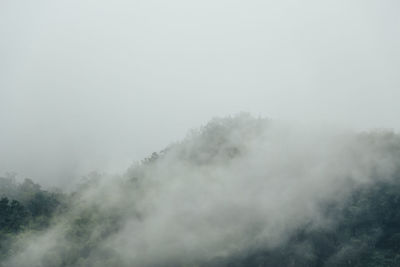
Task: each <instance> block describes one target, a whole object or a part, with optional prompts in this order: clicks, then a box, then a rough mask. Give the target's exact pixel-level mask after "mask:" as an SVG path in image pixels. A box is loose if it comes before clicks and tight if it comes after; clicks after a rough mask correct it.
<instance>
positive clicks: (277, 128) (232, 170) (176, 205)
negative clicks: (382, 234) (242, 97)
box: [5, 114, 400, 267]
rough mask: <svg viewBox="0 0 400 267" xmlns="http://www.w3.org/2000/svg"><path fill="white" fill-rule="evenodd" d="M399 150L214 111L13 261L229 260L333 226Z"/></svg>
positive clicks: (26, 238)
mask: <svg viewBox="0 0 400 267" xmlns="http://www.w3.org/2000/svg"><path fill="white" fill-rule="evenodd" d="M399 156H400V139H399V137H398V136H396V135H393V134H392V133H387V132H375V133H369V134H362V135H355V134H354V133H351V132H331V131H321V130H320V131H315V130H307V131H305V130H304V129H299V128H297V127H292V126H288V125H283V124H280V123H276V122H273V121H268V120H265V119H253V118H251V117H249V116H247V115H243V114H242V115H240V116H236V117H234V118H224V119H214V120H213V121H211V122H210V123H209V124H207V125H206V126H205V127H203V128H201V129H200V130H198V131H195V132H193V133H192V134H190V135H189V136H187V137H186V138H185V139H184V140H182V141H181V142H179V143H177V144H175V145H172V146H170V147H169V148H168V149H167V150H166V151H165V152H163V153H161V154H160V155H159V156H158V157H154V158H153V159H151V160H150V159H149V160H147V161H146V162H144V163H143V164H139V165H134V166H132V167H131V168H130V169H129V170H128V172H127V173H126V174H125V175H124V176H123V177H113V178H114V179H108V178H107V177H104V176H103V177H100V178H99V179H97V180H93V181H92V182H90V183H89V186H88V187H85V188H83V189H81V191H80V192H79V193H78V194H75V195H74V196H73V198H72V200H73V202H72V203H71V204H72V205H70V208H69V210H68V211H67V212H66V213H65V214H61V215H59V216H57V218H55V219H54V220H53V223H52V225H51V227H49V229H46V230H43V231H36V232H35V231H31V232H25V233H24V234H22V235H20V236H19V238H18V239H17V241H16V242H17V246H16V247H17V248H18V249H15V250H13V251H16V253H14V254H12V255H11V257H10V258H9V259H8V261H6V262H5V266H15V267H17V266H18V267H23V266H42V267H46V266H210V263H212V262H214V261H216V264H215V266H225V265H224V264H218V260H221V259H222V260H224V259H228V260H229V259H230V258H231V259H234V257H235V256H239V257H240V256H241V255H246V253H247V252H248V251H257V250H262V249H264V250H265V249H273V248H275V247H279V246H281V245H283V244H285V242H286V241H287V240H288V239H289V238H290V237H291V236H292V235H293V234H294V233H295V232H296V230H298V229H303V228H304V227H305V228H306V229H318V230H321V229H322V230H324V229H328V228H330V227H332V226H333V225H335V224H336V223H337V222H338V221H339V220H340V216H338V214H336V213H331V214H330V213H329V212H327V208H326V205H325V204H330V205H331V204H334V205H338V206H339V207H340V206H342V205H344V204H345V203H346V199H347V197H348V196H349V194H351V193H353V192H354V191H355V190H357V189H358V188H360V187H363V186H364V187H368V186H373V185H376V184H377V183H379V182H387V183H390V182H391V181H392V178H395V177H397V178H398V173H399V170H400V165H399V161H398V159H399ZM396 175H397V176H396ZM121 178H122V179H121ZM339 210H340V209H339ZM85 227H87V228H85ZM85 229H86V230H85ZM74 233H75V237H74ZM38 244H40V245H39V246H38ZM301 246H304V247H303V248H302V249H303V252H304V253H309V254H311V255H312V254H313V252H312V250H310V251H307V246H306V245H304V244H303V245H301ZM339 256H340V255H339ZM333 259H334V257H333ZM199 263H200V265H199ZM201 263H205V265H201ZM211 266H212V264H211ZM227 266H229V265H227ZM294 266H297V265H294ZM301 266H302V265H301ZM324 266H325V265H324ZM333 266H339V265H337V264H336V265H333Z"/></svg>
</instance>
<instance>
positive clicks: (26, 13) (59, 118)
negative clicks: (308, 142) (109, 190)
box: [0, 0, 400, 186]
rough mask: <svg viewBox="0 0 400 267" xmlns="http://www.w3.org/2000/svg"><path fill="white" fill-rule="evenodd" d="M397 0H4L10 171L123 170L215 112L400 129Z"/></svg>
mask: <svg viewBox="0 0 400 267" xmlns="http://www.w3.org/2000/svg"><path fill="white" fill-rule="evenodd" d="M399 7H400V3H399V2H398V1H394V0H393V1H390V0H384V1H372V0H370V1H361V0H355V1H328V2H323V3H322V2H320V1H316V0H313V1H301V2H296V1H279V2H276V1H275V2H272V1H258V0H257V1H247V2H242V1H227V0H219V1H210V0H206V1H201V2H188V1H182V0H173V1H168V2H165V1H152V0H149V1H122V0H121V1H113V2H112V3H111V2H108V1H86V2H82V1H77V0H74V1H57V2H54V1H50V0H40V1H33V2H32V1H2V2H1V3H0V34H1V38H2V41H1V42H0V58H1V61H0V127H1V128H0V129H1V133H0V149H1V151H2V153H1V156H0V176H2V175H3V174H4V173H6V172H16V173H18V174H19V177H21V178H25V177H29V178H32V179H33V180H35V181H37V182H40V183H44V184H48V185H61V186H65V185H66V184H68V183H70V180H69V179H70V178H77V177H78V178H79V177H80V176H82V175H85V174H86V173H87V172H90V171H92V170H98V171H109V172H123V171H124V170H125V169H126V168H127V167H128V166H129V165H130V164H131V163H132V162H134V161H138V160H141V159H142V158H143V157H145V156H147V155H149V154H151V152H153V151H159V150H161V149H163V148H164V147H165V146H167V145H168V144H170V143H171V142H175V141H178V140H181V139H182V138H183V137H184V136H185V135H186V133H187V132H188V131H189V130H190V129H193V128H197V127H199V126H201V125H204V124H205V123H207V121H209V120H210V119H212V118H213V117H215V116H227V115H234V114H237V113H239V112H241V111H245V112H249V113H251V114H253V115H255V116H261V117H267V118H271V119H274V120H278V121H289V122H293V123H299V124H304V125H310V124H312V125H317V127H321V128H323V127H324V126H327V127H333V128H343V129H353V130H368V129H374V128H388V129H393V130H395V131H399V130H400V121H399V118H398V114H400V106H399V105H398V103H397V102H398V99H400V76H399V75H398V71H399V69H400V49H399V47H400V17H399V16H398V14H397V13H398V12H397V11H398V10H399Z"/></svg>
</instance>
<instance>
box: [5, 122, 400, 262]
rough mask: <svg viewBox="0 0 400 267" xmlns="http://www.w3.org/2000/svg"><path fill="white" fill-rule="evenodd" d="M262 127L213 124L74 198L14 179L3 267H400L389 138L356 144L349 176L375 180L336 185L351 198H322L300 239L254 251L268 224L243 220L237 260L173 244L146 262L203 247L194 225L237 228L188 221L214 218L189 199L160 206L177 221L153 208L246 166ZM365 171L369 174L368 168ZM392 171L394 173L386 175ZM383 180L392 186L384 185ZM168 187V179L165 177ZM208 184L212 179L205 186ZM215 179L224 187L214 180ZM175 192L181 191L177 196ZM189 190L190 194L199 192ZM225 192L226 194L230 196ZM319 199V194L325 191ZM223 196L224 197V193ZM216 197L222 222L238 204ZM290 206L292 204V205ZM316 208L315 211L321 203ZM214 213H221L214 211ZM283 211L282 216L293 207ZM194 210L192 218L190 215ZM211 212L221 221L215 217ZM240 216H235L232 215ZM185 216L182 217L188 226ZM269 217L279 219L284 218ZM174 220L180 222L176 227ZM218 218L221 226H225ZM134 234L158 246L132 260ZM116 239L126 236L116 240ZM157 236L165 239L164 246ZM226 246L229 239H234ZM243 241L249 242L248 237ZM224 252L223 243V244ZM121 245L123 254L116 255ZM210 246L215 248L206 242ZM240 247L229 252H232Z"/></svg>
mask: <svg viewBox="0 0 400 267" xmlns="http://www.w3.org/2000/svg"><path fill="white" fill-rule="evenodd" d="M237 120H239V121H240V123H239V126H240V127H239V132H237V131H236V132H235V128H237V125H236V124H237ZM264 124H268V122H267V121H264V120H257V119H248V118H243V117H240V118H239V119H238V118H236V119H224V120H214V121H212V122H211V123H210V124H208V125H207V126H206V127H204V128H202V129H201V130H200V131H198V132H194V133H192V135H191V136H189V137H188V138H187V139H185V140H184V141H183V142H182V143H179V144H175V145H172V146H170V147H169V148H167V149H166V150H163V151H162V152H160V153H153V154H151V156H150V157H148V158H146V159H144V160H143V161H142V162H141V163H139V164H136V165H134V166H132V167H131V168H130V169H129V170H128V172H127V173H126V174H125V175H123V176H121V177H113V179H108V180H106V182H104V180H102V177H101V175H98V174H93V175H91V176H90V177H89V178H88V179H87V180H86V181H85V183H83V184H81V185H79V186H78V188H77V189H76V191H75V192H73V193H62V192H60V191H58V190H53V191H51V190H43V189H42V188H41V186H40V185H38V184H36V183H34V182H33V181H31V180H29V179H26V180H25V181H23V182H22V183H18V182H16V179H15V177H14V176H13V175H8V176H7V177H4V178H0V266H4V267H6V266H7V267H9V266H11V267H14V266H15V267H17V266H18V267H20V266H38V267H39V266H43V267H50V266H52V267H58V266H65V267H67V266H70V267H72V266H160V267H161V266H230V267H236V266H237V267H239V266H246V267H252V266H254V267H255V266H257V267H259V266H272V267H275V266H289V267H290V266H292V267H306V266H307V267H330V266H341V267H342V266H343V267H346V266H355V267H384V266H385V267H395V266H400V168H399V164H398V163H399V162H400V136H398V135H396V134H394V133H386V132H384V133H371V134H361V135H358V136H357V137H356V138H355V140H356V141H355V142H354V143H356V145H354V147H351V148H350V150H349V151H350V152H348V153H350V154H351V153H354V155H350V156H348V157H347V158H346V159H354V164H355V165H357V166H361V168H358V169H357V168H351V170H359V169H361V170H362V171H364V169H366V168H369V167H371V170H370V171H368V172H367V171H365V172H360V171H357V172H356V171H354V174H352V175H354V176H355V177H357V179H359V180H360V181H361V182H359V184H358V185H357V186H355V185H354V183H355V182H354V180H349V181H347V180H333V182H337V183H339V182H340V181H342V182H343V181H346V182H345V183H344V182H343V185H340V186H338V188H339V189H340V188H341V189H343V191H346V190H347V191H346V192H348V193H345V194H342V195H339V194H338V196H339V197H336V198H326V199H325V198H324V194H322V196H320V197H319V198H317V199H319V200H318V201H315V203H317V205H316V207H317V208H316V209H317V210H318V211H317V212H313V213H311V214H313V215H314V216H317V215H318V216H319V218H311V217H310V218H306V220H298V223H296V224H294V225H295V226H296V227H295V229H290V227H289V226H288V227H287V228H288V230H287V231H286V232H285V233H286V235H285V236H284V237H281V238H280V241H279V242H276V243H274V244H273V245H271V244H270V243H268V242H264V243H263V240H262V239H260V240H257V241H254V237H253V236H252V232H251V231H254V233H259V232H257V227H259V228H260V229H263V228H262V225H261V226H260V225H258V224H257V223H259V222H260V221H257V220H254V221H253V220H251V218H243V220H244V221H246V222H248V223H253V224H254V229H252V227H250V228H249V230H248V231H249V233H247V234H248V235H249V236H250V238H249V239H248V240H250V241H249V242H247V243H245V244H246V245H247V247H243V246H242V247H239V248H236V247H235V249H233V250H227V251H229V253H220V255H218V256H212V257H208V258H207V257H202V256H197V255H211V254H207V253H205V254H201V253H202V251H199V253H198V254H188V255H189V256H187V255H185V252H182V253H181V252H180V251H174V250H173V249H172V250H168V248H169V247H173V246H174V245H176V244H173V243H167V244H166V245H165V246H164V247H162V248H165V250H166V251H167V253H166V254H167V256H164V258H163V257H162V256H160V255H157V254H154V255H151V259H150V260H149V259H148V256H146V253H147V251H149V250H150V251H152V250H151V249H153V250H154V251H156V252H158V253H163V252H164V251H161V250H157V249H158V247H154V246H153V247H152V244H151V242H158V241H159V240H163V238H164V237H165V238H166V240H175V239H171V238H170V237H171V236H172V237H173V236H174V235H178V234H185V233H186V234H187V233H188V234H189V236H188V237H187V238H186V237H185V238H183V240H185V242H187V243H186V244H189V245H190V244H193V243H196V242H201V241H203V240H202V239H201V240H200V239H195V238H193V236H195V234H193V235H192V236H190V234H192V232H187V231H186V232H185V231H184V230H182V232H181V233H180V231H181V229H180V228H182V227H186V226H187V225H189V227H188V229H191V227H190V224H193V227H194V226H195V225H197V224H199V225H200V226H202V225H207V227H208V225H209V227H214V226H215V224H216V225H218V227H219V228H217V229H219V230H220V231H224V230H225V229H224V223H227V224H228V223H229V226H232V225H234V226H235V222H231V221H228V220H232V219H226V218H225V217H218V216H216V217H215V216H214V215H213V214H212V213H207V212H204V214H206V215H207V216H209V217H208V218H204V220H203V218H202V217H194V218H196V219H197V220H201V221H199V222H198V221H195V220H194V219H193V218H190V214H192V215H193V214H195V215H196V216H197V214H201V215H202V214H203V213H201V212H200V211H199V213H191V212H192V210H193V209H199V210H200V209H203V210H206V211H208V210H207V208H210V207H208V206H207V205H206V204H207V202H205V203H202V202H201V203H200V204H199V203H197V202H195V200H196V199H194V200H193V199H191V198H190V197H191V194H192V193H189V194H188V195H183V196H184V198H182V199H183V200H181V199H178V200H177V201H176V202H174V200H175V199H174V198H172V204H170V205H169V204H168V205H166V206H162V207H167V208H168V207H169V208H171V209H174V207H175V206H176V205H180V204H182V206H180V208H181V209H182V210H178V212H176V213H168V212H170V211H169V210H168V209H161V210H158V209H157V205H156V204H154V203H157V202H154V203H153V202H151V200H153V199H155V198H157V197H158V194H160V192H162V191H157V188H160V187H162V186H164V185H165V184H167V185H169V183H171V184H172V186H171V187H167V190H166V192H167V193H168V194H166V195H162V196H161V200H160V201H161V202H164V200H165V201H166V202H168V201H171V198H168V197H170V195H171V194H173V193H174V192H175V193H176V192H180V190H181V189H180V186H181V185H182V184H181V180H177V179H175V180H174V179H172V178H174V176H179V175H181V173H183V175H182V177H185V178H186V176H185V175H186V172H187V171H189V170H190V171H193V172H194V173H197V172H203V173H205V174H206V175H210V173H211V172H210V169H206V168H205V167H204V166H210V165H211V166H212V168H214V165H216V166H218V167H219V168H228V167H229V168H232V166H235V164H241V162H240V161H239V163H238V162H237V161H236V162H235V159H236V158H238V157H240V156H241V155H245V156H246V155H248V154H246V153H249V152H248V151H250V148H249V147H250V146H249V145H245V144H244V143H243V142H241V141H240V142H239V143H235V142H234V141H232V140H243V136H245V137H246V140H252V139H253V138H255V136H258V135H259V134H260V133H261V132H263V130H262V128H263V126H262V125H264ZM245 129H251V130H245ZM232 133H233V134H232ZM228 136H229V138H228ZM280 138H281V137H280ZM193 140H194V141H193ZM238 144H239V145H238ZM355 147H363V150H357V149H356V148H355ZM270 149H271V146H270V145H268V146H267V150H268V151H269V150H270ZM345 151H347V150H345ZM359 151H365V154H363V155H361V154H360V153H359ZM371 151H372V152H371ZM367 153H373V155H376V157H375V158H376V159H378V160H382V159H383V161H382V162H384V164H383V165H382V164H381V163H379V164H381V165H379V164H377V165H371V166H370V164H373V162H374V160H375V158H373V159H372V157H370V154H367ZM170 155H173V157H171V156H170ZM256 155H262V154H256ZM318 155H320V154H318ZM340 155H342V154H340ZM371 155H372V154H371ZM171 159H173V160H171ZM177 159H179V160H177ZM389 159H390V160H389ZM338 162H339V163H340V164H338ZM343 162H344V161H338V160H336V159H335V160H334V161H332V162H330V163H331V164H332V168H333V167H334V165H333V164H338V165H339V168H338V169H339V170H340V167H341V164H343ZM365 162H366V164H364V163H365ZM371 162H372V163H371ZM379 162H381V161H379ZM313 163H314V162H313ZM174 164H175V165H177V166H179V168H182V169H183V171H181V169H179V168H178V171H176V170H175V169H174V168H173V166H174ZM213 164H214V165H213ZM242 164H243V163H242ZM352 164H353V163H352ZM363 164H364V165H363ZM374 164H375V163H374ZM171 166H172V167H171ZM182 166H183V167H182ZM243 166H246V165H243ZM262 166H264V165H262ZM295 166H296V168H297V169H296V171H298V172H301V171H304V170H303V169H302V168H301V165H295ZM382 166H383V167H382ZM284 167H286V166H284ZM335 168H337V166H336V167H335ZM388 169H390V170H391V171H387V170H388ZM235 170H236V169H235ZM279 170H280V169H279ZM162 171H166V172H167V171H169V172H170V173H167V174H166V176H167V177H171V180H162V179H161V181H160V180H157V179H155V180H154V179H153V180H152V179H151V177H152V175H159V174H160V172H161V173H162ZM338 173H339V174H342V172H339V171H338V172H335V174H338ZM343 173H344V172H343ZM366 173H368V175H371V176H372V178H371V179H369V180H362V178H363V175H367V174H366ZM230 174H234V172H230ZM383 175H386V176H387V177H386V176H385V177H381V176H383ZM161 177H162V178H163V179H164V176H161ZM201 178H202V179H205V178H204V176H201ZM212 178H213V177H212ZM187 179H189V178H187ZM191 179H192V180H191V182H193V183H195V185H196V186H194V190H199V192H201V194H206V193H207V189H208V188H204V187H202V186H203V184H202V183H200V182H201V180H200V181H199V180H196V179H197V176H194V178H191ZM214 179H216V178H215V177H214ZM211 181H213V182H215V184H216V186H218V182H220V183H221V180H211ZM228 181H229V180H228ZM256 181H258V180H256ZM240 185H242V186H243V189H242V188H240V190H246V187H245V186H246V184H240ZM311 185H312V184H311ZM322 185H324V183H322ZM212 186H214V185H212ZM212 186H211V188H212ZM197 187H199V189H198V188H197ZM175 188H178V189H177V190H176V191H174V190H175ZM187 188H189V189H191V188H192V187H186V189H187ZM256 189H257V188H256ZM295 190H296V188H295ZM299 190H300V189H299ZM321 190H323V188H321ZM169 192H172V193H169ZM193 192H198V191H193ZM211 192H212V193H215V192H219V191H215V192H214V191H211ZM227 192H228V191H225V194H226V193H227ZM269 192H270V193H271V192H273V191H269ZM288 192H292V191H288ZM305 192H308V191H305ZM316 192H317V193H318V191H316ZM220 194H221V195H222V194H224V192H221V193H220ZM251 194H253V193H251ZM254 194H256V192H255V193H254ZM208 196H211V197H216V198H215V199H216V201H217V202H216V203H217V204H218V203H219V204H221V203H223V208H222V209H217V211H219V212H221V211H225V209H227V210H228V211H229V208H230V207H231V206H229V204H230V203H225V202H224V201H222V202H218V201H219V198H218V197H219V196H218V195H217V196H214V195H212V194H209V195H208ZM245 196H248V195H245ZM299 196H300V197H301V196H302V195H301V194H300V195H299ZM172 197H173V196H172ZM240 197H241V196H240V191H239V192H236V195H233V196H232V198H227V199H228V200H230V201H232V199H233V200H235V198H237V199H240ZM282 199H283V200H285V198H282ZM312 199H313V201H314V198H312ZM200 200H202V198H200ZM306 200H307V199H306ZM190 201H194V202H190ZM241 201H246V199H244V200H243V199H241ZM299 201H300V200H299ZM193 203H196V205H194V204H193ZM210 203H212V204H214V202H210ZM313 203H314V202H313ZM217 204H216V205H217ZM240 204H241V202H240V201H238V202H237V203H234V205H237V206H238V207H239V208H237V209H238V211H242V212H243V211H246V209H249V208H248V207H247V206H245V208H243V209H241V208H240ZM278 204H279V203H277V205H276V207H285V206H284V205H283V206H279V205H278ZM292 204H293V203H292ZM191 205H194V206H191ZM187 206H188V209H186V207H187ZM267 207H268V206H267ZM282 209H283V208H282ZM260 210H261V209H260ZM211 211H212V212H213V211H214V209H211ZM234 211H236V210H235V209H234ZM261 211H263V210H261ZM151 212H154V213H155V214H156V216H155V217H156V219H155V220H149V221H146V220H145V218H146V216H149V214H151ZM194 212H197V211H194ZM281 212H282V213H285V212H286V211H285V210H281ZM159 214H161V215H159ZM165 214H166V215H165ZM182 214H183V216H181V215H182ZM210 214H211V215H212V216H211V215H210ZM248 214H249V215H248V216H252V215H254V213H248ZM256 214H257V213H256ZM271 214H275V215H277V214H278V215H279V211H278V212H277V213H271ZM293 214H296V213H293ZM157 216H160V217H157ZM163 216H164V217H163ZM179 216H181V217H179ZM185 216H186V217H185ZM213 216H214V217H213ZM226 216H227V217H229V216H231V217H229V218H234V219H242V218H241V216H236V215H232V214H231V213H229V212H227V213H226ZM176 217H179V218H177V219H176ZM158 218H161V219H158ZM165 218H167V219H165ZM171 218H172V219H171ZM220 218H222V219H223V220H222V221H221V220H219V219H220ZM246 219H248V220H246ZM158 220H164V221H168V220H171V221H172V222H178V223H180V225H179V227H175V225H171V224H169V225H164V223H161V224H158ZM207 220H209V221H210V220H211V221H213V223H215V224H213V223H209V224H207V223H208V221H207ZM291 220H297V218H295V217H293V218H291ZM164 221H163V222H164ZM261 222H265V220H261ZM146 223H150V224H151V223H153V224H156V225H155V226H154V225H153V226H151V227H150V226H149V228H147V226H143V224H146ZM288 223H289V222H288ZM289 225H290V224H289ZM135 227H142V228H141V229H142V230H143V231H149V232H147V233H146V234H148V235H150V236H151V238H148V239H144V240H145V241H148V242H143V241H141V242H139V244H141V245H142V247H139V248H138V247H137V246H136V250H139V252H137V251H132V250H131V247H130V245H131V244H132V246H133V245H135V244H137V243H135V242H136V240H137V239H140V238H141V237H140V235H141V234H142V233H141V232H134V231H132V233H133V234H132V233H131V232H130V231H129V229H132V228H135ZM159 227H165V228H164V229H163V230H162V231H159V232H157V235H154V236H152V235H151V233H150V232H151V231H157V229H158V228H159ZM197 227H198V225H197ZM127 229H128V231H127ZM198 229H201V230H202V231H200V233H202V234H203V235H207V234H208V233H207V230H208V228H206V230H205V232H204V230H203V228H201V227H200V228H195V227H194V230H193V232H195V231H197V230H198ZM235 229H236V228H235ZM238 229H241V228H238ZM246 229H247V228H246ZM210 231H212V230H210ZM260 232H261V231H260ZM118 233H119V235H117V234H118ZM121 233H122V234H121ZM149 233H150V234H149ZM130 234H132V237H131V236H129V238H128V239H127V240H125V239H124V238H125V237H126V235H130ZM217 234H218V232H213V235H217ZM159 235H161V236H162V237H161V238H159ZM213 235H208V237H210V238H214V236H213ZM223 237H226V236H223ZM152 238H154V239H152ZM190 238H192V239H190ZM226 238H229V235H228V237H226ZM241 238H242V239H245V238H246V237H244V238H243V237H241ZM255 238H257V236H255ZM179 240H181V239H179ZM199 240H200V241H199ZM219 241H220V240H219V239H218V238H215V240H214V241H213V242H219ZM124 242H126V243H124ZM191 242H192V243H191ZM210 242H211V241H210ZM223 242H225V241H224V240H223ZM32 244H33V248H32ZM116 244H125V245H118V246H115V245H116ZM205 244H210V243H207V242H206V243H205ZM211 244H212V242H211ZM234 245H235V244H231V243H226V246H234ZM193 247H194V248H199V247H201V246H193ZM178 248H179V246H178ZM206 249H207V248H205V249H204V250H206ZM171 251H172V252H171ZM188 251H189V250H188ZM20 253H22V254H20ZM174 253H175V254H174ZM131 254H132V255H136V256H135V257H136V259H138V260H137V261H136V262H135V264H132V262H131V261H130V260H131V259H132V258H133V257H134V256H132V255H131ZM15 255H18V257H16V258H17V259H15V258H14V257H15ZM21 255H22V256H21ZM192 255H195V256H192ZM164 259H168V260H164ZM31 262H32V265H31Z"/></svg>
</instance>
